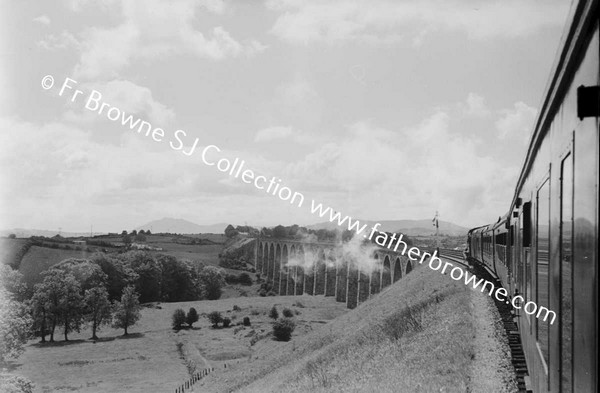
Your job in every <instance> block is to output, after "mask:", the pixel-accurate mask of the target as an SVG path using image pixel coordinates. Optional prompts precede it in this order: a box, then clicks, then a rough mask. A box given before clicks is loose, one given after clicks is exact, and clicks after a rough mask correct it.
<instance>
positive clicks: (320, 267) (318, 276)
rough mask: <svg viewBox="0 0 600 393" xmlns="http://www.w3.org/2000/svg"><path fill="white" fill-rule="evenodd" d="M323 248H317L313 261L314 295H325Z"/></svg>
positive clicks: (325, 267) (325, 268)
mask: <svg viewBox="0 0 600 393" xmlns="http://www.w3.org/2000/svg"><path fill="white" fill-rule="evenodd" d="M326 270H327V266H326V265H325V250H323V249H322V248H319V250H318V251H317V260H316V262H315V290H314V294H315V295H325V272H326Z"/></svg>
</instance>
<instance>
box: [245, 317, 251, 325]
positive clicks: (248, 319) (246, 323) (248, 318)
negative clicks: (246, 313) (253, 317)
mask: <svg viewBox="0 0 600 393" xmlns="http://www.w3.org/2000/svg"><path fill="white" fill-rule="evenodd" d="M244 326H250V317H244Z"/></svg>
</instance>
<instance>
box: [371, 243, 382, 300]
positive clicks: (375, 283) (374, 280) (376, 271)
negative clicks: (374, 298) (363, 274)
mask: <svg viewBox="0 0 600 393" xmlns="http://www.w3.org/2000/svg"><path fill="white" fill-rule="evenodd" d="M380 291H381V261H380V260H379V254H377V253H375V256H374V257H373V271H372V272H371V295H375V294H377V293H379V292H380Z"/></svg>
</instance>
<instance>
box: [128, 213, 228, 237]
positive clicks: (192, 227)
mask: <svg viewBox="0 0 600 393" xmlns="http://www.w3.org/2000/svg"><path fill="white" fill-rule="evenodd" d="M226 227H227V224H213V225H198V224H195V223H193V222H191V221H188V220H184V219H182V218H169V217H165V218H161V219H160V220H154V221H150V222H149V223H146V224H144V225H141V226H139V227H137V228H136V230H138V231H139V230H142V229H143V230H148V229H149V230H150V231H152V233H181V234H191V233H223V231H224V230H225V228H226Z"/></svg>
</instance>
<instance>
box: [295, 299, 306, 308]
mask: <svg viewBox="0 0 600 393" xmlns="http://www.w3.org/2000/svg"><path fill="white" fill-rule="evenodd" d="M294 306H296V307H298V308H304V304H302V303H300V302H298V301H297V302H296V303H294Z"/></svg>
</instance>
